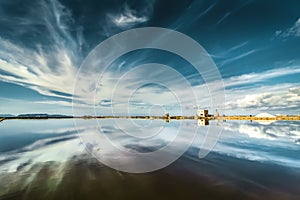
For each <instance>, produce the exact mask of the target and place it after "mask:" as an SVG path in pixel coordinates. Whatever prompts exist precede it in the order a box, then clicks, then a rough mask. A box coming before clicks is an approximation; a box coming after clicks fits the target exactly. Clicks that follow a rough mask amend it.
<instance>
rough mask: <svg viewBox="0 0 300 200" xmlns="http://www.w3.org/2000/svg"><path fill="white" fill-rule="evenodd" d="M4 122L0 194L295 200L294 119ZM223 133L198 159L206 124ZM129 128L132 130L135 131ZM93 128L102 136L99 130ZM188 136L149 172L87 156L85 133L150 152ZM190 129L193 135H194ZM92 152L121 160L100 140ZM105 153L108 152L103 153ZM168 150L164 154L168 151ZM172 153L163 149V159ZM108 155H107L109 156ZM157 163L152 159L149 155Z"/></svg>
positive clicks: (299, 155) (0, 127)
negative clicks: (171, 159)
mask: <svg viewBox="0 0 300 200" xmlns="http://www.w3.org/2000/svg"><path fill="white" fill-rule="evenodd" d="M95 121H96V120H81V121H79V122H77V123H76V126H75V123H74V121H73V120H72V119H68V120H67V119H64V120H8V121H3V122H1V123H0V199H192V198H193V199H266V198H269V199H298V198H297V197H299V196H300V144H299V139H300V123H299V122H286V121H281V122H273V123H271V124H261V123H259V122H246V121H244V122H242V121H232V122H210V125H209V126H199V123H197V121H193V120H187V121H170V122H169V123H166V122H164V121H159V120H153V121H150V120H149V121H146V120H121V119H119V120H111V119H110V120H106V119H105V120H99V121H96V122H95ZM212 126H218V127H222V128H223V131H222V134H221V136H220V137H219V138H218V140H217V143H216V144H215V145H214V146H213V150H212V151H211V152H210V153H209V154H208V155H207V156H206V157H205V158H203V159H200V158H199V157H198V154H199V150H200V151H201V148H200V147H201V145H202V144H203V141H204V140H205V138H207V136H208V135H207V133H208V132H207V131H208V129H209V127H212ZM133 127H135V128H133ZM97 130H99V131H100V133H99V132H98V131H97ZM178 130H179V132H180V135H181V137H177V139H176V144H175V145H174V146H175V147H177V148H178V149H180V148H181V147H182V145H186V144H187V142H189V141H187V138H189V139H190V138H191V136H195V137H194V138H193V137H192V140H191V141H192V144H190V145H189V147H188V148H187V149H186V151H185V153H184V154H183V155H182V156H180V158H179V159H177V160H176V161H174V162H173V163H171V164H170V165H168V166H167V167H165V168H162V169H160V170H156V171H153V172H148V173H126V172H122V171H118V170H115V169H112V168H110V167H108V166H106V165H104V164H102V163H100V162H99V161H98V160H97V159H96V158H94V157H93V156H91V155H90V153H89V152H91V151H93V150H91V149H89V148H90V147H89V145H87V144H88V143H87V141H85V138H86V137H83V136H84V135H87V134H93V133H97V134H103V135H105V137H107V138H108V139H109V140H111V141H113V144H114V146H115V147H116V148H122V149H124V150H126V151H128V152H139V153H149V152H155V151H157V150H159V149H162V148H163V147H164V146H166V145H168V144H169V143H170V142H174V138H175V136H176V135H177V134H178ZM194 133H195V134H194ZM99 148H100V152H104V153H103V154H99V155H98V156H103V157H105V156H106V157H105V159H106V160H109V159H112V160H114V161H115V162H119V163H122V162H124V157H122V156H120V155H117V154H116V153H114V152H113V150H111V149H106V148H104V147H103V146H101V145H100V147H99ZM108 151H111V152H108ZM168 153H169V155H168ZM173 154H174V152H173V150H172V151H170V152H167V154H164V155H163V156H165V157H166V158H167V157H168V156H172V155H173ZM107 155H109V156H107ZM153 162H155V160H153Z"/></svg>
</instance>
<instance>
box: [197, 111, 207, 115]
mask: <svg viewBox="0 0 300 200" xmlns="http://www.w3.org/2000/svg"><path fill="white" fill-rule="evenodd" d="M197 116H198V117H208V110H197Z"/></svg>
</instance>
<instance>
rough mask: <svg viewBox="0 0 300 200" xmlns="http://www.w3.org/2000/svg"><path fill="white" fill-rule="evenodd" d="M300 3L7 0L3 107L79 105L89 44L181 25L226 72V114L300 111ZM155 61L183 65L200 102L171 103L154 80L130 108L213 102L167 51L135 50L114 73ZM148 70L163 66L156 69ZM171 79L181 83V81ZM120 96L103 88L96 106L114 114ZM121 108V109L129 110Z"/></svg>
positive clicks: (154, 109) (173, 108)
mask: <svg viewBox="0 0 300 200" xmlns="http://www.w3.org/2000/svg"><path fill="white" fill-rule="evenodd" d="M299 10H300V2H299V1H296V0H295V1H292V0H291V1H288V2H284V1H271V0H269V1H259V0H256V1H255V0H249V1H232V0H229V1H171V0H169V1H108V0H107V1H93V0H89V1H83V0H76V1H74V0H73V1H67V0H64V1H63V0H61V1H58V0H49V1H46V0H7V1H1V2H0V30H1V31H0V105H1V106H0V113H12V114H18V113H36V112H39V113H63V114H72V96H73V90H74V81H75V79H76V73H77V71H78V69H79V67H80V65H81V63H82V61H83V60H84V59H85V57H86V56H87V55H88V53H89V52H90V51H91V50H92V49H93V48H94V47H96V46H97V45H98V44H99V43H100V42H102V41H104V40H105V39H107V38H109V37H110V36H112V35H115V34H117V33H120V32H122V31H125V30H129V29H132V28H138V27H148V26H151V27H164V28H169V29H173V30H176V31H179V32H182V33H184V34H186V35H188V36H189V37H191V38H192V39H194V40H196V41H197V42H198V43H199V44H201V45H202V46H203V47H204V48H205V49H206V51H207V52H208V54H209V55H210V56H211V57H212V59H213V61H214V62H215V64H216V66H217V68H218V70H219V72H220V74H221V76H222V78H223V83H224V87H225V94H226V101H225V102H224V105H223V106H222V108H225V111H224V112H225V113H226V114H257V113H259V112H270V113H272V114H276V113H282V114H299V111H300V82H299V80H300V56H299V52H300V12H299ZM153 62H155V63H161V64H164V65H169V66H172V67H173V68H174V69H176V70H177V71H179V72H180V73H182V74H183V76H184V77H186V79H187V80H188V81H189V82H190V83H191V84H192V88H193V90H194V91H196V93H197V95H198V97H199V99H200V101H199V102H197V103H195V104H197V105H190V104H187V103H186V104H183V105H179V106H178V105H177V104H176V102H175V103H170V102H172V99H173V100H174V98H175V97H174V94H172V93H171V92H170V91H169V90H168V88H164V87H158V86H152V85H151V84H149V85H145V86H143V87H141V88H140V89H139V91H138V92H136V93H135V95H134V99H131V101H130V105H129V107H130V108H131V109H132V113H135V114H139V112H140V113H145V112H146V113H149V112H150V113H152V114H160V113H164V112H165V111H168V112H170V113H171V114H172V113H174V114H176V113H178V112H177V110H178V109H186V110H189V112H190V113H191V114H192V113H194V111H195V109H197V107H203V108H210V105H209V102H210V97H209V96H207V95H206V92H205V91H206V90H207V89H206V86H207V85H206V84H210V83H205V82H204V81H203V80H202V78H201V77H199V75H197V74H196V73H195V71H193V70H191V69H192V68H191V67H190V66H189V63H187V62H186V61H185V60H183V59H181V58H178V57H176V55H173V54H171V53H169V52H163V51H159V50H153V49H152V50H151V49H148V50H147V49H145V50H139V51H135V52H130V53H128V54H126V55H124V56H122V57H120V58H119V59H117V60H116V61H115V62H114V63H113V64H112V66H111V68H110V70H109V71H108V72H109V73H108V75H111V74H112V75H116V74H117V73H118V71H126V70H127V71H130V70H131V69H133V68H134V66H137V65H141V64H146V63H153ZM140 73H141V74H137V76H136V77H135V78H136V79H133V80H129V79H128V81H127V82H126V81H125V82H124V83H123V84H124V85H126V87H124V88H122V91H121V93H119V95H121V94H124V93H127V92H132V91H129V88H131V87H130V86H133V85H134V83H135V82H134V81H137V80H139V78H141V76H143V75H144V74H142V72H140ZM143 73H147V74H149V76H150V77H151V75H155V73H157V74H159V73H158V72H157V71H156V72H155V70H149V71H145V72H143ZM138 75H140V76H138ZM160 78H161V79H162V80H165V81H168V80H169V79H171V80H172V79H175V77H172V76H171V75H170V76H166V77H165V76H162V77H160ZM172 84H174V85H175V87H176V88H177V89H180V83H179V82H178V81H176V80H174V82H173V83H172ZM177 86H178V87H177ZM82 87H89V86H88V85H84V86H82ZM104 87H105V88H102V89H103V90H104V91H106V90H112V89H113V87H114V83H113V82H111V81H110V82H109V81H108V82H106V83H105V84H104ZM221 89H222V88H220V90H221ZM104 93H105V92H104ZM82 95H83V96H85V95H84V94H82ZM86 96H88V95H86ZM76 98H78V99H82V98H80V97H77V96H76ZM114 98H115V99H112V98H108V97H107V96H105V95H104V94H103V93H101V92H100V95H99V99H97V101H98V102H99V104H97V114H110V110H111V107H112V106H116V105H118V101H121V100H122V99H121V98H119V96H118V94H114ZM166 102H167V103H166ZM186 102H187V101H186ZM120 105H122V104H119V107H120ZM75 106H76V107H79V108H82V109H83V113H84V108H85V107H88V106H90V102H86V101H83V100H82V101H79V103H76V104H75ZM122 108H123V109H124V107H122V106H121V107H120V109H119V110H118V111H117V112H118V113H120V114H122V113H123V111H122ZM126 109H127V107H126ZM124 112H125V111H124Z"/></svg>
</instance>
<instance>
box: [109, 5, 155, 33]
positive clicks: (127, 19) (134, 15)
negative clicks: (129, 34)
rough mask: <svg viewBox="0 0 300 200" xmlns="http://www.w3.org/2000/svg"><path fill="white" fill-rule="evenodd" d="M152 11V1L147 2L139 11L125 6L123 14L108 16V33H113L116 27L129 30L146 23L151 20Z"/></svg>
mask: <svg viewBox="0 0 300 200" xmlns="http://www.w3.org/2000/svg"><path fill="white" fill-rule="evenodd" d="M152 11H153V2H152V1H147V2H145V3H144V6H143V7H142V8H140V9H138V10H135V9H132V8H130V7H129V6H128V5H127V4H124V5H123V7H122V11H121V12H118V13H109V14H107V19H108V20H107V24H106V31H108V32H113V31H112V30H114V27H118V28H121V29H127V28H131V27H133V26H136V25H138V24H141V23H145V22H147V21H148V20H149V18H150V16H151V14H152Z"/></svg>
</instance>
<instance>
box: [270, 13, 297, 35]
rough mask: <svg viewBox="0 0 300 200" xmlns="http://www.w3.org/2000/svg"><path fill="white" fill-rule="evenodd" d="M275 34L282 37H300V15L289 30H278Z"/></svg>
mask: <svg viewBox="0 0 300 200" xmlns="http://www.w3.org/2000/svg"><path fill="white" fill-rule="evenodd" d="M275 35H276V36H277V37H281V38H287V37H300V17H299V18H298V19H297V20H296V22H295V23H294V25H293V26H292V27H290V28H288V29H287V30H277V31H276V32H275Z"/></svg>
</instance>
